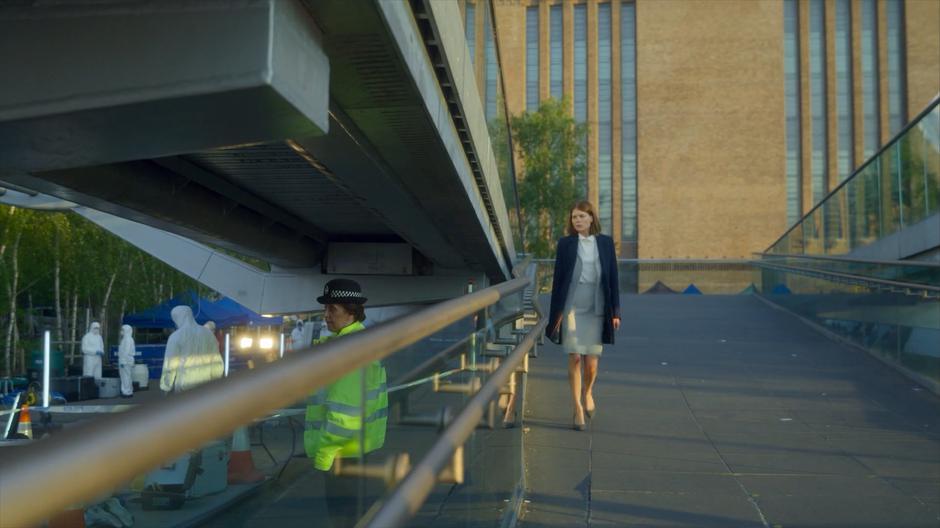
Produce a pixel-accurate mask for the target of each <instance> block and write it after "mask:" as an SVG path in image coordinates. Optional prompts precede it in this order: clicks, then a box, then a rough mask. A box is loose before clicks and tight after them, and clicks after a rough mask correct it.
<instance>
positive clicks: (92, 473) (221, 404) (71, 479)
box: [0, 278, 529, 526]
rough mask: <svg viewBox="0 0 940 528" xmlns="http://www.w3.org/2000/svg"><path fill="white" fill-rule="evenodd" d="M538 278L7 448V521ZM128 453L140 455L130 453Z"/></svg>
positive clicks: (26, 521) (140, 467) (86, 494)
mask: <svg viewBox="0 0 940 528" xmlns="http://www.w3.org/2000/svg"><path fill="white" fill-rule="evenodd" d="M528 283H529V281H528V280H527V279H521V278H520V279H513V280H510V281H507V282H504V283H501V284H497V285H495V286H491V287H489V288H485V289H483V290H480V291H478V292H475V293H471V294H468V295H464V296H461V297H458V298H455V299H451V300H449V301H444V302H441V303H438V304H436V305H433V306H429V307H427V308H424V309H422V310H419V311H417V312H414V313H412V314H409V315H407V316H404V317H402V318H400V319H397V320H395V321H390V322H388V323H383V324H380V325H377V326H375V327H372V328H370V329H368V330H366V331H364V332H357V333H355V334H351V335H349V336H346V337H344V338H343V339H335V340H332V341H329V342H327V343H325V344H323V345H319V346H317V347H316V349H314V350H310V349H307V350H304V351H300V352H299V353H295V354H292V355H291V356H289V357H285V358H284V359H282V360H280V361H277V362H274V363H270V364H267V365H265V366H263V367H261V368H259V369H256V370H251V371H242V372H238V373H236V374H234V375H232V376H230V377H228V378H224V379H220V380H216V381H213V382H212V383H207V384H205V385H202V386H199V387H197V388H195V389H193V390H191V391H188V392H184V393H180V394H173V395H171V396H169V397H167V398H165V399H164V400H163V401H159V402H155V403H153V404H150V405H146V406H141V407H139V408H137V409H134V410H132V411H128V412H126V413H122V414H117V415H109V416H106V417H103V418H101V419H99V420H96V421H94V422H93V423H88V424H84V425H82V426H79V427H76V428H75V429H74V430H73V431H70V432H69V433H67V434H60V435H54V436H51V437H49V438H47V439H44V440H40V441H37V442H35V443H34V444H32V445H29V446H27V447H23V448H17V449H15V450H5V451H7V453H4V454H6V455H15V456H6V457H4V458H2V459H0V476H2V477H0V478H2V480H0V525H2V526H33V525H36V524H38V523H39V522H41V521H42V520H43V519H45V518H47V517H49V516H50V515H51V514H53V513H55V512H58V511H61V510H63V509H64V508H66V507H68V506H69V505H71V504H76V503H79V502H82V501H85V500H90V499H93V498H94V497H96V496H98V495H99V494H101V493H105V492H108V491H109V490H112V489H114V488H115V487H117V486H119V485H120V484H122V483H124V482H127V481H129V480H131V479H132V478H134V477H135V476H137V475H139V474H141V473H143V472H146V471H149V470H150V469H152V468H154V467H156V466H157V465H159V464H161V463H163V462H165V461H167V460H171V459H173V458H174V457H177V456H179V455H180V454H182V453H185V452H186V451H188V450H190V449H192V448H194V447H198V446H200V445H203V444H205V443H206V442H209V441H211V440H214V439H217V438H219V437H222V436H223V435H226V434H229V433H231V432H232V431H233V430H234V429H235V428H237V427H239V426H241V425H243V424H245V423H246V422H249V421H251V420H253V419H255V418H257V417H259V416H262V415H264V414H265V413H268V412H270V411H273V410H274V409H277V408H279V407H282V406H284V405H289V404H292V403H295V402H297V401H300V400H302V399H304V398H305V397H307V396H308V395H309V394H310V393H311V392H313V391H314V390H317V389H319V388H321V387H324V386H326V385H328V384H330V383H332V382H334V381H335V380H337V379H338V378H340V377H341V376H343V375H345V374H347V373H349V372H352V371H354V370H356V369H358V368H361V367H364V366H366V365H368V364H369V363H371V362H372V361H376V360H380V359H382V358H384V357H386V356H389V355H390V354H392V353H393V352H395V351H397V350H399V349H401V348H402V347H405V346H408V345H410V344H412V343H415V342H417V341H418V340H420V339H423V338H424V337H426V336H428V335H430V334H433V333H434V332H436V331H438V330H441V329H442V328H444V327H446V326H447V325H449V324H451V323H453V322H454V321H456V320H458V319H461V318H463V317H466V316H468V315H471V314H473V313H475V312H478V311H480V310H482V309H484V308H486V307H488V306H490V305H493V304H495V303H496V302H498V301H499V300H500V299H501V298H502V297H504V296H506V295H509V294H511V293H514V292H517V291H519V290H521V289H523V288H525V287H526V285H528ZM11 451H12V452H11ZM127 453H132V454H133V456H132V457H126V456H125V454H127ZM119 455H120V456H119ZM38 497H42V499H38Z"/></svg>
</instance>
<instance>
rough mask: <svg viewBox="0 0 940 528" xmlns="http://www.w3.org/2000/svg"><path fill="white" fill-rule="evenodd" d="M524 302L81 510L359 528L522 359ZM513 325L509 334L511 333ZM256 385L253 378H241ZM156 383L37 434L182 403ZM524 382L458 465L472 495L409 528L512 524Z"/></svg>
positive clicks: (504, 398)
mask: <svg viewBox="0 0 940 528" xmlns="http://www.w3.org/2000/svg"><path fill="white" fill-rule="evenodd" d="M515 297H519V298H518V299H515V298H509V299H505V300H504V301H501V303H500V304H499V306H496V307H494V308H493V309H492V310H491V311H489V312H488V313H487V315H485V316H484V315H482V314H481V315H479V316H475V317H469V318H465V319H463V320H461V321H458V322H456V323H453V324H452V325H450V326H448V327H447V328H445V329H444V330H441V331H440V332H437V333H435V334H434V335H432V336H429V337H427V338H425V339H422V340H421V341H419V342H418V343H416V344H414V345H411V346H409V347H406V348H404V349H402V350H400V351H399V352H397V353H395V354H393V355H391V356H389V357H388V358H386V359H384V360H382V361H381V362H374V363H373V364H370V365H369V366H368V367H366V368H363V369H360V370H357V371H354V372H352V373H349V374H346V375H344V376H342V377H341V378H339V379H337V380H336V381H334V382H333V383H330V384H328V385H327V386H325V387H323V388H321V389H318V390H313V389H311V393H310V395H309V396H308V397H307V398H305V399H303V400H301V401H298V402H296V403H295V404H293V405H289V406H287V407H285V408H283V409H280V410H278V411H275V412H271V413H269V414H268V415H266V416H263V417H260V418H258V419H256V420H251V421H246V422H245V423H244V424H243V427H242V428H239V429H238V430H236V432H235V433H233V434H231V435H224V436H221V437H219V438H218V439H216V440H214V441H212V442H208V443H206V444H205V445H203V446H201V447H200V448H195V449H191V450H189V451H188V452H187V453H185V454H183V455H181V456H178V457H173V459H172V460H168V461H166V462H165V463H163V464H160V465H159V466H157V467H154V468H151V469H149V470H147V471H144V472H142V473H141V474H140V475H138V476H136V477H134V478H133V479H131V480H130V481H128V482H126V483H124V484H122V485H120V486H118V487H117V488H116V489H115V490H113V491H112V492H110V493H106V494H104V495H102V497H100V498H99V499H96V500H94V501H90V502H87V503H84V504H80V505H76V506H77V507H80V508H81V509H82V510H84V511H85V515H86V518H87V519H89V520H97V521H98V522H102V523H105V522H110V521H109V520H108V519H110V518H111V517H109V516H115V515H125V514H126V515H130V516H133V517H134V519H135V522H136V525H139V526H177V525H194V524H195V523H197V522H198V523H200V524H199V525H200V526H207V527H219V528H221V527H231V526H256V525H261V524H265V523H267V524H270V525H272V526H277V525H304V526H324V527H329V526H333V527H335V526H353V525H355V524H356V522H358V520H359V519H360V518H362V516H364V515H365V514H366V513H367V512H368V511H369V509H370V508H372V507H373V505H375V504H376V502H377V501H379V500H380V499H381V498H382V497H384V496H385V495H386V493H387V492H388V490H389V487H388V486H387V485H386V482H385V480H384V479H385V475H387V474H389V473H388V471H390V468H391V466H393V465H394V464H395V463H399V464H401V463H402V461H403V460H404V458H403V455H407V457H408V458H409V460H410V463H411V464H412V465H413V464H416V463H417V462H418V461H420V460H421V458H423V457H424V456H425V455H426V454H427V452H428V451H429V450H430V449H431V447H432V446H433V445H434V444H435V443H436V442H437V441H438V439H439V438H440V436H439V435H440V431H441V429H442V427H445V426H446V421H447V416H455V415H456V414H457V413H459V412H460V411H461V410H462V409H463V408H464V406H465V405H466V403H467V401H468V400H469V399H470V398H471V397H472V395H473V393H474V392H475V391H476V390H477V389H478V387H479V386H480V385H482V384H483V383H485V382H486V380H487V379H488V377H489V376H490V375H492V373H493V371H494V370H495V368H496V366H497V361H498V359H497V357H498V356H501V355H502V354H505V353H507V352H508V351H509V350H511V348H512V345H496V344H494V343H493V341H494V340H496V339H501V340H503V341H506V340H516V339H517V337H516V336H514V335H513V334H512V333H511V332H510V331H509V330H510V329H511V328H512V327H513V323H512V322H511V320H512V319H514V316H515V315H517V314H518V311H516V310H517V307H519V306H521V297H522V294H521V293H519V294H516V295H515ZM499 323H505V324H507V325H508V326H503V327H502V328H497V326H496V325H497V324H499ZM366 331H368V330H366ZM336 339H343V337H338V338H336ZM445 352H446V354H442V353H445ZM315 353H317V345H314V346H313V347H312V348H306V349H303V350H299V351H291V350H287V351H286V352H285V356H284V357H285V358H286V359H289V358H291V357H292V356H293V355H294V354H315ZM220 358H221V354H220ZM435 358H437V359H438V361H436V362H431V363H429V360H431V359H435ZM280 360H281V359H280V358H279V357H275V358H273V359H272V361H275V362H276V361H280ZM422 366H423V367H425V368H423V369H420V370H416V368H417V367H422ZM253 368H264V366H263V365H262V364H258V365H255V366H254V367H253ZM245 370H248V367H246V368H245ZM244 375H250V373H249V372H235V371H234V370H233V371H231V376H244ZM156 376H157V378H158V379H155V380H152V381H151V382H150V383H149V386H144V387H143V388H138V391H137V392H136V393H135V395H134V397H133V398H132V399H121V398H111V397H110V396H113V395H110V393H109V394H108V396H109V397H108V398H94V399H92V400H87V401H85V400H76V401H71V402H69V403H71V404H73V408H72V412H62V413H56V414H52V415H51V416H52V419H51V420H40V419H38V417H37V418H33V420H34V421H35V422H36V424H37V425H36V427H35V428H34V430H33V434H34V436H35V437H36V438H38V437H40V436H43V435H46V434H52V435H59V434H68V431H69V429H70V428H71V427H72V426H74V425H76V424H78V423H88V424H89V425H90V426H92V427H93V426H94V422H95V421H96V420H99V419H100V418H101V417H102V416H106V415H107V414H112V413H114V412H124V411H126V410H128V409H130V408H133V407H136V406H141V405H143V406H146V405H148V404H152V403H155V402H166V401H168V399H173V398H177V397H178V396H177V395H176V394H173V393H171V394H170V395H169V396H163V394H162V393H161V391H160V389H159V376H160V372H157V373H156ZM517 380H518V382H519V383H518V384H513V385H511V387H512V389H513V390H514V391H515V393H514V394H515V395H516V396H515V398H516V399H515V400H514V399H513V398H514V396H512V395H511V394H510V392H509V389H510V385H507V391H505V392H504V393H502V394H501V395H500V396H499V397H498V399H496V400H494V401H493V404H492V412H487V413H485V418H484V420H483V421H482V422H481V424H480V427H479V428H478V430H477V431H476V432H475V433H474V434H473V435H472V436H471V437H470V438H469V439H468V440H467V442H466V443H465V444H464V448H463V450H462V452H461V453H460V454H459V455H458V456H459V457H460V459H461V460H462V462H463V464H462V465H463V467H464V468H465V470H466V473H465V475H464V479H463V485H461V486H455V483H454V481H453V479H452V478H451V479H447V478H444V479H443V480H442V481H441V482H440V483H439V484H438V485H437V486H435V488H434V491H433V492H432V494H431V496H430V497H429V498H428V500H427V501H426V502H425V503H424V505H423V506H422V508H421V509H420V511H419V512H418V514H417V515H416V517H415V518H414V519H412V520H411V521H409V523H408V524H406V525H407V526H432V525H436V524H439V523H444V524H449V525H459V524H464V523H470V524H472V523H479V522H481V520H482V521H485V522H486V523H487V525H497V524H499V522H500V520H501V518H502V515H503V509H504V508H505V507H506V504H507V502H508V499H510V497H512V495H513V492H514V491H515V488H516V486H517V485H518V483H519V479H520V475H521V470H522V458H521V453H522V451H521V435H522V431H521V427H511V428H505V427H503V420H504V418H508V419H509V420H508V421H507V423H510V424H514V425H518V423H520V422H519V421H518V420H519V418H520V417H519V416H518V414H517V413H516V412H512V409H520V408H521V407H517V406H518V405H520V404H519V400H520V399H521V395H522V393H521V389H522V387H521V383H522V378H521V376H520V377H518V378H517ZM208 383H214V382H213V381H209V382H208ZM107 385H108V386H109V387H110V385H111V384H110V383H109V384H107ZM102 394H103V393H102ZM259 397H263V395H259ZM56 403H60V402H56ZM74 405H83V406H86V407H88V410H87V411H85V412H78V411H76V410H75V407H74ZM92 406H94V407H93V408H92ZM6 407H7V405H6V404H5V405H4V408H6ZM507 409H510V411H509V412H507ZM34 413H35V411H34ZM34 416H35V414H34ZM17 421H18V420H17ZM181 425H183V424H181ZM168 433H171V432H169V431H168ZM4 449H9V447H4ZM399 476H404V473H402V474H401V475H399ZM63 515H64V514H63Z"/></svg>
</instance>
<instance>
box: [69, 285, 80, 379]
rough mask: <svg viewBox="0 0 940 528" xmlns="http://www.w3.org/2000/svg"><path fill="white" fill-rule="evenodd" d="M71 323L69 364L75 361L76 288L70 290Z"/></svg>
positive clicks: (76, 325) (76, 327)
mask: <svg viewBox="0 0 940 528" xmlns="http://www.w3.org/2000/svg"><path fill="white" fill-rule="evenodd" d="M71 315H72V325H71V328H69V364H70V365H71V364H72V363H74V362H75V332H76V330H78V288H74V289H73V290H72V314H71Z"/></svg>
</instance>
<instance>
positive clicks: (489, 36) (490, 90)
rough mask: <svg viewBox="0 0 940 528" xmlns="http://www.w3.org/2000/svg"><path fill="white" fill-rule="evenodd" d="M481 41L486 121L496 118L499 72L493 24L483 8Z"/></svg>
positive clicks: (485, 8) (486, 8) (487, 11)
mask: <svg viewBox="0 0 940 528" xmlns="http://www.w3.org/2000/svg"><path fill="white" fill-rule="evenodd" d="M483 41H484V42H485V44H484V50H483V51H484V53H485V54H486V57H485V59H486V72H485V73H486V108H485V109H484V112H485V114H484V115H485V116H486V121H487V122H489V121H490V120H491V119H493V118H494V117H496V83H497V82H498V80H499V71H498V68H497V67H496V46H495V43H494V41H493V24H492V23H491V21H490V10H489V7H486V6H484V8H483Z"/></svg>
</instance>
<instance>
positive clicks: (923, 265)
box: [753, 252, 940, 268]
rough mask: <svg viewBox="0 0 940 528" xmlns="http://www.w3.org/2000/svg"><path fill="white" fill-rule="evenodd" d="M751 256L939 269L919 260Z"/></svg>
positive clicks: (836, 256) (832, 256)
mask: <svg viewBox="0 0 940 528" xmlns="http://www.w3.org/2000/svg"><path fill="white" fill-rule="evenodd" d="M753 255H756V256H759V257H762V258H800V259H810V260H828V261H832V262H853V263H858V264H877V265H879V266H906V267H921V268H940V264H938V263H935V262H925V261H920V260H873V259H856V258H851V257H842V256H838V255H801V254H799V253H759V252H755V253H753Z"/></svg>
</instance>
